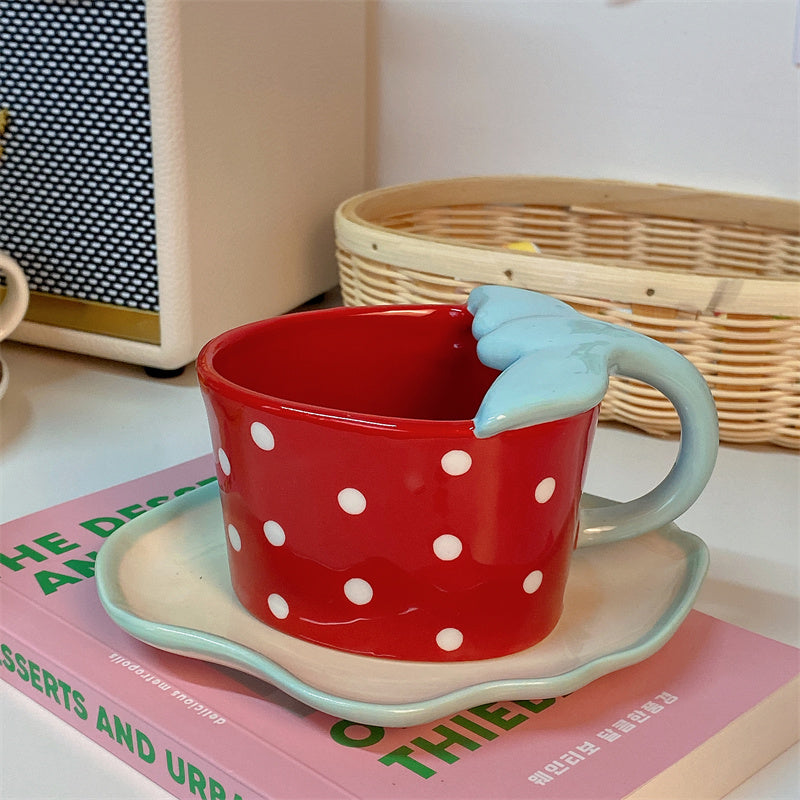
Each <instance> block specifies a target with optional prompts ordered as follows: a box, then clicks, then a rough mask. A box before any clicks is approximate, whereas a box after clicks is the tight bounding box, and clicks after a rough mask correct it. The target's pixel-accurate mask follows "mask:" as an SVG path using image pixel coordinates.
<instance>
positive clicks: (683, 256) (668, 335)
mask: <svg viewBox="0 0 800 800" xmlns="http://www.w3.org/2000/svg"><path fill="white" fill-rule="evenodd" d="M335 226H336V240H337V254H338V261H339V275H340V283H341V288H342V296H343V299H344V302H345V304H346V305H375V304H398V303H431V302H441V303H452V302H455V303H460V302H463V301H464V300H465V298H466V295H467V294H468V293H469V292H470V290H471V289H473V288H474V287H475V286H477V285H479V284H487V283H492V284H505V285H509V286H520V287H523V288H526V289H534V290H536V291H541V292H546V293H548V294H552V295H554V296H556V297H559V298H561V299H562V300H565V301H566V302H568V303H569V304H570V305H572V306H573V307H575V308H577V309H578V310H579V311H582V312H584V313H586V314H588V315H590V316H593V317H596V318H600V319H605V320H609V321H611V322H615V323H618V324H621V325H625V326H628V327H631V328H634V329H635V330H638V331H640V332H642V333H645V334H647V335H649V336H652V337H653V338H655V339H659V340H660V341H662V342H664V343H666V344H668V345H670V346H671V347H674V348H675V349H676V350H678V351H679V352H681V353H683V354H684V355H685V356H687V357H688V358H689V359H690V360H691V361H692V362H693V363H694V364H695V365H696V366H697V367H698V368H699V369H700V371H701V372H702V373H703V375H704V377H705V378H706V381H707V382H708V384H709V386H710V387H711V391H712V393H713V394H714V398H715V400H716V403H717V409H718V411H719V418H720V438H721V439H722V440H723V441H727V442H738V443H749V444H755V443H760V444H774V445H781V446H783V447H790V448H798V447H800V204H798V203H796V202H793V201H790V200H781V199H772V198H763V197H750V196H741V195H731V194H725V193H719V192H706V191H701V190H695V189H685V188H679V187H672V186H653V185H640V184H631V183H622V182H616V181H596V180H573V179H565V178H537V177H481V178H462V179H453V180H444V181H433V182H427V183H420V184H409V185H405V186H397V187H391V188H387V189H379V190H376V191H372V192H367V193H366V194H362V195H358V196H357V197H354V198H351V199H350V200H347V201H346V202H344V203H343V204H342V205H341V206H340V207H339V208H338V209H337V211H336V218H335ZM520 241H525V242H532V243H535V244H536V245H537V246H538V248H539V250H540V253H539V254H536V253H527V252H519V251H517V250H513V249H509V248H508V244H510V243H514V242H520ZM600 416H601V419H605V420H614V421H617V422H622V423H627V424H630V425H633V426H635V427H637V428H640V429H642V430H645V431H647V432H650V433H657V434H671V433H675V432H677V431H678V430H679V424H678V418H677V414H676V413H675V411H674V410H673V408H672V406H671V405H670V404H669V402H668V401H667V400H666V398H665V397H664V396H663V395H661V394H660V393H659V392H657V391H656V390H654V389H652V388H650V387H649V386H646V385H644V384H642V383H639V382H637V381H634V380H630V379H626V378H612V381H611V386H610V388H609V392H608V394H607V396H606V399H605V400H604V401H603V405H602V408H601V415H600Z"/></svg>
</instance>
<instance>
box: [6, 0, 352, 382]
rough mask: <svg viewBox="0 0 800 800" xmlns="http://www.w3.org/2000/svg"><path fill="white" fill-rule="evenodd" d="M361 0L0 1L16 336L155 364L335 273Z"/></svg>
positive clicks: (348, 189) (299, 298) (166, 365)
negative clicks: (21, 287)
mask: <svg viewBox="0 0 800 800" xmlns="http://www.w3.org/2000/svg"><path fill="white" fill-rule="evenodd" d="M365 13H366V11H365V4H364V3H363V2H352V1H351V0H342V1H341V2H339V1H338V0H306V1H304V2H294V0H286V1H281V0H269V2H244V1H242V0H202V1H201V2H198V1H197V0H122V1H118V2H115V1H114V0H80V1H79V0H47V1H45V2H18V0H0V108H2V109H3V111H2V115H0V120H2V121H3V122H4V132H3V134H2V137H1V138H0V143H2V146H3V155H2V161H0V249H2V250H5V251H7V252H8V253H10V254H11V255H12V256H13V257H14V258H15V259H16V260H17V261H18V263H19V264H20V265H21V266H22V267H23V269H24V271H25V273H26V275H27V277H28V280H29V283H30V287H31V303H30V309H29V312H28V315H27V318H26V320H25V321H24V322H23V323H22V324H21V325H20V326H19V327H18V329H17V331H16V333H15V335H14V338H16V339H18V340H21V341H25V342H31V343H34V344H39V345H45V346H49V347H54V348H60V349H65V350H70V351H74V352H79V353H86V354H91V355H97V356H102V357H107V358H112V359H115V360H120V361H127V362H130V363H135V364H141V365H144V366H146V367H149V368H156V369H157V370H166V371H168V370H173V369H177V368H180V367H182V366H183V365H185V364H187V363H189V362H190V361H192V360H193V359H194V357H195V356H196V354H197V352H198V350H199V348H200V346H201V345H202V344H203V343H204V342H205V341H206V340H207V339H209V338H211V337H212V336H213V335H215V334H216V333H218V332H220V331H221V330H224V329H226V328H229V327H233V326H234V325H237V324H240V323H243V322H246V321H249V320H252V319H257V318H262V317H266V316H271V315H274V314H278V313H282V312H284V311H287V310H289V309H291V308H293V307H294V306H296V305H298V304H300V303H303V302H304V301H306V300H308V299H309V298H311V297H313V296H315V295H317V294H319V293H321V292H324V291H325V290H327V289H329V288H331V287H332V286H334V285H335V284H336V281H337V268H336V261H335V253H334V243H333V212H334V210H335V207H336V205H337V204H338V203H339V202H340V201H341V200H343V199H344V198H346V197H348V196H350V195H352V194H354V193H356V192H358V191H360V190H362V189H363V188H364V185H363V182H364V155H365V145H364V130H365V125H364V101H365V97H364V95H365V64H364V59H365Z"/></svg>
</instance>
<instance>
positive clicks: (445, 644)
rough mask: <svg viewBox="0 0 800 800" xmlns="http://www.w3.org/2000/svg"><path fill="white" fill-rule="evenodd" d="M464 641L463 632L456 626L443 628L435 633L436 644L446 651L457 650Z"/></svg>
mask: <svg viewBox="0 0 800 800" xmlns="http://www.w3.org/2000/svg"><path fill="white" fill-rule="evenodd" d="M463 642H464V634H463V633H461V631H460V630H458V628H443V629H442V630H440V631H439V633H437V634H436V644H438V645H439V647H440V648H441V649H442V650H446V651H447V652H448V653H450V652H452V651H453V650H458V648H459V647H461V645H462V644H463Z"/></svg>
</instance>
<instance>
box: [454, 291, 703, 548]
mask: <svg viewBox="0 0 800 800" xmlns="http://www.w3.org/2000/svg"><path fill="white" fill-rule="evenodd" d="M467 305H468V308H469V310H470V311H471V312H472V314H473V315H474V321H473V333H474V334H475V337H476V339H477V340H478V356H479V358H480V359H481V361H482V362H483V363H484V364H486V365H487V366H490V367H493V368H494V369H499V370H502V372H501V374H500V375H499V376H498V378H497V379H496V380H495V382H494V383H493V384H492V386H491V387H490V389H489V391H488V392H487V393H486V396H485V397H484V399H483V402H482V404H481V407H480V409H479V410H478V414H477V415H476V417H475V421H474V422H475V434H476V436H478V437H486V436H492V435H494V434H496V433H500V432H501V431H504V430H511V429H514V428H520V427H525V426H528V425H535V424H538V423H542V422H548V421H551V420H554V419H563V418H565V417H570V416H573V415H574V414H578V413H580V412H582V411H586V410H587V409H590V408H593V407H594V406H596V405H597V404H598V403H599V402H600V401H601V400H602V398H603V396H604V395H605V393H606V390H607V388H608V377H609V375H624V376H626V377H629V378H635V379H637V380H640V381H643V382H645V383H647V384H649V385H650V386H653V387H654V388H656V389H658V390H659V391H661V392H663V394H664V395H666V397H667V398H668V399H669V400H670V402H671V403H672V404H673V405H674V407H675V409H676V411H677V412H678V417H679V419H680V423H681V441H680V448H679V450H678V456H677V458H676V460H675V463H674V464H673V466H672V469H671V470H670V472H669V473H668V474H667V476H666V477H665V478H664V480H662V481H661V483H659V484H658V486H656V487H655V488H654V489H652V490H651V491H649V492H647V494H645V495H643V496H642V497H639V498H637V499H636V500H631V501H630V502H627V503H621V504H615V505H613V506H605V507H599V508H585V509H582V511H581V535H580V537H579V540H578V544H579V546H586V545H591V544H595V543H600V542H609V541H615V540H618V539H627V538H630V537H632V536H638V535H639V534H642V533H646V532H647V531H649V530H653V529H654V528H658V527H661V526H662V525H666V524H667V523H669V522H672V520H674V519H676V518H677V517H678V516H680V515H681V514H682V513H683V512H684V511H686V509H688V508H689V507H690V506H691V505H692V503H694V501H695V500H696V499H697V498H698V497H699V495H700V493H701V492H702V491H703V489H704V487H705V485H706V483H707V482H708V479H709V478H710V477H711V473H712V471H713V468H714V463H715V461H716V456H717V450H718V446H719V427H718V422H717V412H716V407H715V404H714V399H713V397H712V396H711V392H710V391H709V389H708V386H707V384H706V382H705V380H704V379H703V376H702V375H701V374H700V372H699V371H698V370H697V369H696V367H694V366H693V365H692V364H691V362H689V361H688V360H687V359H686V358H684V357H683V356H682V355H680V354H679V353H678V352H676V351H675V350H673V349H672V348H670V347H667V346H666V345H664V344H662V343H661V342H658V341H656V340H655V339H651V338H649V337H647V336H643V335H642V334H639V333H636V332H634V331H631V330H628V329H627V328H623V327H621V326H618V325H612V324H610V323H607V322H600V321H598V320H594V319H591V318H589V317H586V316H584V315H583V314H579V313H578V312H576V311H574V310H573V309H572V308H570V306H568V305H566V303H562V302H560V301H558V300H555V299H554V298H552V297H548V296H547V295H541V294H538V293H535V292H529V291H526V290H523V289H514V288H510V287H500V286H482V287H479V288H478V289H475V290H474V291H473V292H472V293H471V294H470V297H469V301H468V304H467Z"/></svg>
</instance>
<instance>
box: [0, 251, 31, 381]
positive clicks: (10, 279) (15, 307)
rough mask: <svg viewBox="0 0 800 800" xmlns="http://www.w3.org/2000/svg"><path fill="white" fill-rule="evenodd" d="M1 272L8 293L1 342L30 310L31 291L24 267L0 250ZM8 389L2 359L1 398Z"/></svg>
mask: <svg viewBox="0 0 800 800" xmlns="http://www.w3.org/2000/svg"><path fill="white" fill-rule="evenodd" d="M0 272H2V273H3V276H4V277H5V279H6V291H5V294H4V295H3V301H2V303H0V342H2V341H3V340H4V339H6V338H7V337H8V336H10V335H11V334H12V333H13V332H14V330H15V328H16V327H17V325H19V324H20V322H22V320H23V318H24V317H25V312H26V311H27V310H28V301H29V299H30V291H29V289H28V280H27V278H26V277H25V273H24V272H23V271H22V267H20V265H19V264H18V263H17V262H16V261H15V260H14V259H13V258H11V256H10V255H8V253H5V252H3V251H2V250H0ZM7 389H8V365H7V364H6V362H5V361H4V360H3V359H2V357H0V397H2V396H3V395H4V394H5V393H6V390H7Z"/></svg>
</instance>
